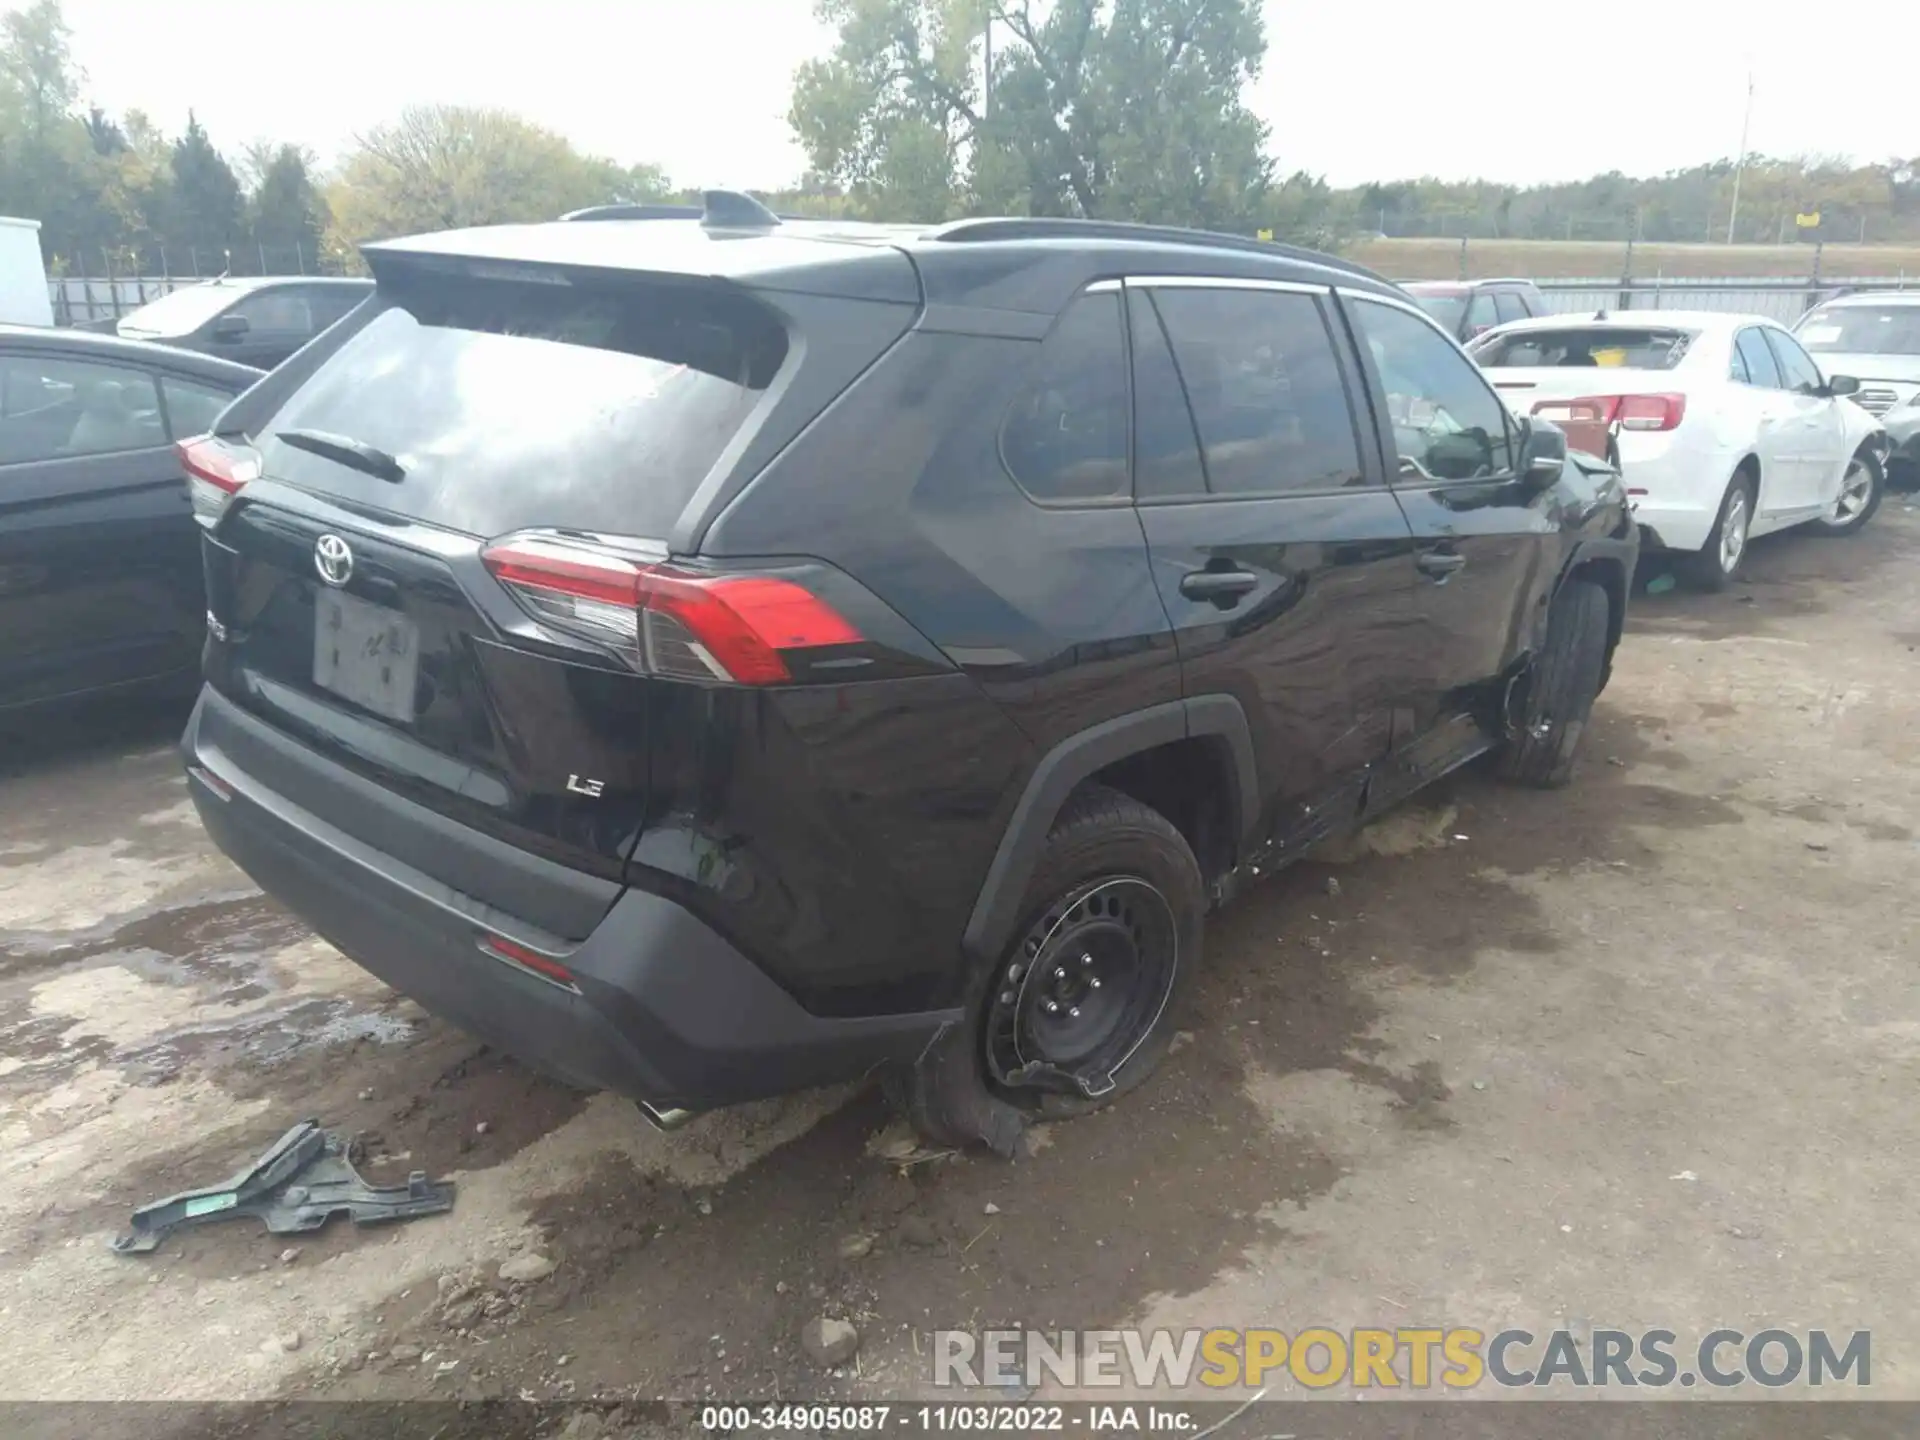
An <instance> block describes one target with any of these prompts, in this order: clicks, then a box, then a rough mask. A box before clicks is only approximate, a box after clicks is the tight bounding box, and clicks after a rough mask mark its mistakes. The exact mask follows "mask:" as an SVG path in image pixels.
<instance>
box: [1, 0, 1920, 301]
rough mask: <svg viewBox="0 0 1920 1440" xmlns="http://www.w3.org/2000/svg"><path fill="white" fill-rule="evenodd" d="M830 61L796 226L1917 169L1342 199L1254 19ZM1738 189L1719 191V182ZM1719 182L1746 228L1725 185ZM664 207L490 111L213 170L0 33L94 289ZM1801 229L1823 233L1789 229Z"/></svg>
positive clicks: (1449, 221)
mask: <svg viewBox="0 0 1920 1440" xmlns="http://www.w3.org/2000/svg"><path fill="white" fill-rule="evenodd" d="M816 9H817V11H818V13H819V15H820V16H821V18H822V19H823V20H824V21H825V22H827V23H828V24H829V25H830V26H831V27H832V28H833V30H834V33H835V43H834V45H833V48H832V49H831V51H830V52H829V53H828V54H826V55H825V56H822V57H820V58H818V59H815V60H812V61H810V62H808V63H806V64H804V65H802V66H801V67H800V69H799V70H798V72H797V74H796V76H795V80H794V87H793V93H792V97H791V106H790V111H789V120H790V123H791V125H792V128H793V131H794V134H795V136H796V137H797V138H798V140H799V141H800V143H801V146H802V147H803V149H804V151H805V154H806V157H807V162H808V165H807V171H806V174H805V175H804V177H803V178H802V179H800V180H799V181H798V182H797V183H796V184H794V185H793V186H791V187H789V188H787V189H784V190H781V191H777V192H772V193H763V194H762V196H761V198H763V199H765V200H767V201H768V202H769V203H771V204H772V205H773V206H774V208H776V209H779V210H782V211H786V212H792V213H800V214H810V215H830V216H836V217H851V218H861V219H872V220H913V221H937V220H943V219H949V218H955V217H959V216H963V215H976V214H1012V215H1034V216H1084V217H1091V218H1108V219H1129V220H1151V221H1157V222H1160V223H1164V224H1173V225H1194V226H1201V227H1206V228H1211V229H1219V230H1227V231H1232V232H1237V233H1242V234H1268V235H1271V236H1273V237H1275V238H1281V239H1290V240H1295V241H1299V242H1302V243H1307V244H1311V245H1316V246H1320V247H1323V248H1329V249H1337V248H1339V247H1340V246H1341V245H1342V244H1344V243H1346V242H1347V241H1349V240H1351V239H1353V238H1355V237H1356V236H1365V235H1372V234H1375V233H1385V234H1389V235H1395V236H1399V235H1442V236H1448V237H1456V238H1459V237H1471V238H1511V239H1539V240H1564V239H1575V240H1642V241H1648V242H1655V241H1659V242H1675V241H1709V240H1713V241H1724V240H1726V239H1727V238H1729V226H1730V225H1731V226H1732V232H1731V233H1732V238H1734V239H1736V240H1739V241H1748V242H1772V241H1779V240H1784V239H1794V238H1801V239H1814V238H1818V239H1822V240H1826V241H1835V240H1859V239H1867V240H1877V241H1920V157H1914V158H1911V159H1905V160H1900V159H1895V160H1890V161H1888V162H1886V163H1884V164H1867V165H1855V164H1852V163H1850V162H1846V161H1842V160H1837V159H1832V158H1823V157H1803V158H1769V157H1762V156H1749V157H1747V160H1746V163H1745V164H1744V165H1743V166H1739V167H1736V165H1735V163H1734V162H1733V161H1732V160H1731V159H1721V160H1716V161H1713V162H1711V163H1707V164H1701V165H1696V166H1692V167H1690V168H1687V169H1684V170H1679V171H1674V172H1672V173H1670V174H1667V175H1662V176H1653V177H1632V176H1627V175H1622V174H1618V173H1610V174H1605V175H1597V176H1593V177H1591V178H1589V179H1586V180H1580V181H1569V182H1565V183H1560V184H1551V185H1533V186H1514V185H1504V184H1498V183H1494V182H1490V181H1443V180H1438V179H1432V178H1424V179H1405V180H1394V181H1380V182H1376V183H1371V184H1367V185H1360V186H1354V187H1350V188H1345V189H1341V188H1336V187H1333V186H1330V185H1328V184H1327V183H1326V182H1325V181H1324V179H1322V178H1320V177H1318V176H1315V175H1313V174H1310V173H1308V172H1307V171H1304V170H1294V171H1287V170H1286V169H1285V168H1284V167H1282V166H1281V165H1280V164H1279V163H1278V162H1277V161H1276V160H1275V159H1274V156H1273V141H1274V137H1273V136H1272V135H1271V134H1270V133H1269V131H1268V127H1267V126H1266V125H1265V123H1264V122H1262V121H1261V120H1260V119H1259V118H1258V117H1257V116H1256V115H1254V114H1253V113H1252V111H1251V110H1250V109H1249V108H1248V106H1247V105H1246V102H1245V95H1246V90H1247V87H1248V85H1249V84H1251V83H1252V81H1253V80H1254V79H1256V78H1257V77H1258V75H1259V73H1260V68H1261V64H1262V62H1263V60H1264V58H1265V55H1266V33H1265V28H1264V25H1263V22H1262V18H1261V12H1260V6H1259V3H1258V0H1041V3H1038V4H1036V3H1035V0H817V5H816ZM1736 169H1737V170H1738V175H1737V176H1736ZM1736 184H1737V185H1738V191H1739V204H1738V216H1737V220H1736V219H1735V216H1734V209H1735V206H1734V192H1735V188H1736ZM668 197H670V198H682V199H691V198H692V197H691V195H688V194H686V193H685V192H679V193H678V194H676V192H674V191H673V190H672V187H671V186H670V185H669V183H668V181H667V178H666V177H665V175H664V174H663V173H662V172H661V170H660V169H659V168H658V167H657V166H652V165H634V166H628V165H621V164H618V163H616V162H614V161H612V160H609V159H605V158H601V157H595V156H588V155H583V154H581V153H580V152H579V151H578V150H576V149H575V148H574V147H573V146H572V145H571V144H570V143H569V142H568V141H567V140H566V139H565V138H564V137H562V136H560V135H558V134H555V133H554V132H552V131H550V130H547V129H545V128H543V127H541V126H539V125H536V124H533V123H531V122H529V121H527V120H525V119H523V118H521V117H519V116H516V115H514V114H512V113H510V112H508V111H504V110H498V109H469V108H460V107H444V106H430V107H419V108H414V109H409V110H406V111H404V112H402V113H401V114H400V115H399V116H398V117H397V118H396V119H395V120H393V121H392V122H391V123H389V124H387V125H383V126H379V127H376V128H375V129H373V130H371V131H368V132H367V133H365V134H363V135H361V136H359V137H358V138H357V139H356V140H355V142H354V143H353V144H352V145H351V146H350V147H349V149H348V151H347V153H346V154H344V155H343V156H341V157H339V159H338V161H337V163H336V164H335V165H334V166H333V167H332V168H331V169H330V170H327V171H323V170H322V169H321V167H320V165H319V163H318V161H317V159H316V157H315V156H314V155H313V153H312V152H311V151H310V150H308V149H306V148H305V147H303V146H302V145H300V144H299V143H297V142H290V141H280V142H261V143H255V144H252V145H248V146H245V147H244V148H241V149H239V150H229V151H222V150H221V149H220V148H218V147H217V146H216V145H215V144H214V143H213V141H212V139H211V138H210V137H209V136H208V135H207V133H206V131H205V129H204V128H203V127H202V126H201V125H200V124H199V122H198V120H197V119H196V118H195V117H194V115H193V114H192V113H191V112H190V113H189V114H188V115H187V116H186V117H185V127H184V129H182V130H181V131H180V132H179V133H177V134H168V133H166V132H165V131H163V129H162V128H161V127H160V125H159V124H158V123H156V122H155V120H154V119H152V118H151V117H149V116H146V115H143V114H141V113H139V112H138V111H130V112H126V113H122V114H112V113H109V112H108V111H107V110H105V109H103V108H102V107H100V106H99V105H97V104H94V103H92V102H91V100H90V98H89V97H87V95H86V86H85V73H84V71H83V70H82V69H81V67H80V66H79V64H78V62H77V61H76V59H75V57H74V55H73V52H72V44H71V35H70V33H69V31H68V28H67V26H66V23H65V19H64V16H63V14H62V12H61V8H60V0H35V3H33V4H31V5H29V6H27V7H26V8H24V9H18V10H15V11H12V12H10V13H9V14H7V15H6V17H5V19H4V24H3V25H0V213H5V214H13V215H21V216H26V217H29V218H32V219H37V220H39V221H40V222H41V226H42V229H41V238H42V244H43V246H44V248H45V249H46V251H47V253H48V256H49V259H50V261H52V262H53V263H54V264H55V265H56V266H57V267H64V268H69V269H73V268H78V269H82V270H86V271H88V272H90V273H97V272H98V271H99V270H101V269H118V270H119V272H120V273H130V272H133V271H136V270H137V271H143V272H145V273H155V271H156V268H157V269H160V270H166V271H170V272H172V273H177V274H184V273H198V274H210V273H217V272H218V271H219V270H220V269H223V268H232V269H234V270H235V271H236V272H244V271H255V270H263V269H272V270H292V269H295V268H299V269H303V270H304V269H326V270H332V269H350V268H354V267H355V266H356V264H357V257H356V248H357V247H358V246H359V245H360V244H361V243H363V242H365V241H368V240H375V239H381V238H385V237H388V236H392V235H397V234H406V233H413V232H419V231H428V230H441V229H447V228H452V227H456V226H463V225H481V224H494V223H503V222H512V221H530V220H544V219H550V218H552V217H554V216H556V215H559V214H562V213H564V212H565V211H567V210H571V209H576V208H579V207H581V206H585V205H592V204H598V203H605V202H611V201H623V200H643V199H655V198H668ZM1816 213H1817V214H1818V216H1819V221H1820V223H1819V225H1818V226H1817V227H1812V228H1809V227H1805V226H1803V225H1801V224H1800V223H1799V220H1800V218H1801V217H1810V216H1812V215H1814V214H1816Z"/></svg>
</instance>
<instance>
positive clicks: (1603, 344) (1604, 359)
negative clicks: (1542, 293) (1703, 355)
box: [1473, 325, 1696, 370]
mask: <svg viewBox="0 0 1920 1440" xmlns="http://www.w3.org/2000/svg"><path fill="white" fill-rule="evenodd" d="M1695 334H1696V332H1695V331H1692V330H1674V329H1666V328H1660V329H1652V328H1649V329H1644V330H1642V329H1629V328H1627V327H1626V326H1622V325H1569V326H1567V327H1565V328H1564V329H1562V328H1560V327H1557V326H1556V327H1555V328H1554V329H1551V330H1522V331H1519V332H1517V333H1515V334H1512V335H1499V336H1495V337H1493V338H1492V339H1490V340H1489V341H1488V342H1487V343H1486V344H1484V345H1482V346H1481V347H1480V348H1479V349H1477V350H1475V351H1474V352H1473V358H1474V359H1475V360H1476V361H1478V362H1479V363H1480V365H1481V366H1482V367H1483V368H1486V369H1502V368H1509V367H1516V366H1517V367H1522V368H1529V367H1558V366H1573V367H1576V368H1578V367H1585V368H1599V369H1603V370H1671V369H1673V367H1674V366H1676V365H1678V364H1679V363H1680V361H1681V360H1682V359H1683V358H1685V356H1686V353H1687V347H1688V346H1690V345H1691V344H1692V343H1693V339H1694V335H1695Z"/></svg>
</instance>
